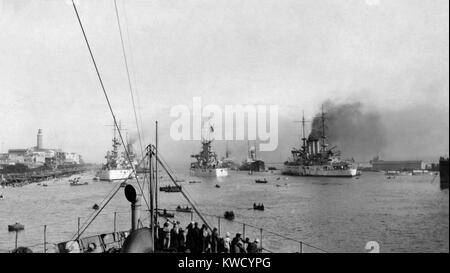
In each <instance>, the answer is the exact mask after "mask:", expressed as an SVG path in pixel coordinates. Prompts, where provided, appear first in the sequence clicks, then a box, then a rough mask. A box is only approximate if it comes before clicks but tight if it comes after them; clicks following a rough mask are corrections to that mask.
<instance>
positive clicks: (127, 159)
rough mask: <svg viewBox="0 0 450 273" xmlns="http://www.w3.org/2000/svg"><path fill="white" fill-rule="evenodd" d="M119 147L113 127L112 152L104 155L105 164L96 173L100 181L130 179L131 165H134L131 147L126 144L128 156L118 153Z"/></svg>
mask: <svg viewBox="0 0 450 273" xmlns="http://www.w3.org/2000/svg"><path fill="white" fill-rule="evenodd" d="M120 146H121V144H120V142H119V140H118V139H117V137H116V128H115V127H114V137H113V139H112V150H110V151H108V152H107V153H106V156H105V158H106V163H105V164H104V165H103V166H102V169H101V170H99V171H98V172H97V177H98V178H99V180H101V181H119V180H124V179H127V178H130V176H131V175H132V173H133V166H132V164H136V162H135V155H134V153H133V149H132V148H133V147H132V145H131V144H127V149H128V155H127V154H126V153H125V152H121V153H120V152H119V147H120Z"/></svg>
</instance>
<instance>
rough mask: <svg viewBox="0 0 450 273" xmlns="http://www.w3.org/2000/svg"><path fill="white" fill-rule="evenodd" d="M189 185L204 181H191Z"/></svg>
mask: <svg viewBox="0 0 450 273" xmlns="http://www.w3.org/2000/svg"><path fill="white" fill-rule="evenodd" d="M189 183H191V184H195V183H202V181H200V180H191V181H189Z"/></svg>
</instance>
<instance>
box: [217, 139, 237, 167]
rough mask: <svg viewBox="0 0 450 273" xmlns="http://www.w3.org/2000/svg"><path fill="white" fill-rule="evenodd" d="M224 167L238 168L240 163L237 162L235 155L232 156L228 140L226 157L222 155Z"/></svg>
mask: <svg viewBox="0 0 450 273" xmlns="http://www.w3.org/2000/svg"><path fill="white" fill-rule="evenodd" d="M221 161H222V167H224V168H228V170H238V169H239V164H237V163H236V162H235V160H234V158H233V157H230V150H229V149H228V141H227V142H226V148H225V157H222V159H221Z"/></svg>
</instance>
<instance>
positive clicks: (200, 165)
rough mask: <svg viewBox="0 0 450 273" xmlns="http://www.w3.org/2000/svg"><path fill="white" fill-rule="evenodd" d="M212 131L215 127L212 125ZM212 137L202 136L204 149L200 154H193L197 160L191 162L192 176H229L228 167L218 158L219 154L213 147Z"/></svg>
mask: <svg viewBox="0 0 450 273" xmlns="http://www.w3.org/2000/svg"><path fill="white" fill-rule="evenodd" d="M210 130H211V132H214V128H213V127H212V126H211V128H210ZM211 144H212V139H206V138H202V150H201V151H200V153H199V154H196V155H191V157H192V158H195V159H196V160H197V162H192V163H191V168H190V172H191V175H192V176H207V177H208V176H209V177H223V176H228V168H227V167H226V166H224V165H223V163H222V161H219V160H217V154H216V153H215V152H214V151H213V150H212V148H211Z"/></svg>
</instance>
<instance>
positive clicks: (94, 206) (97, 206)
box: [92, 204, 100, 210]
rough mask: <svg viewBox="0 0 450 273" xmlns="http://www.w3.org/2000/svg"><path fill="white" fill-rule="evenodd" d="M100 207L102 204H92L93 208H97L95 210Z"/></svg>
mask: <svg viewBox="0 0 450 273" xmlns="http://www.w3.org/2000/svg"><path fill="white" fill-rule="evenodd" d="M99 208H100V206H99V205H97V204H94V205H93V206H92V209H95V210H98V209H99Z"/></svg>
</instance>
